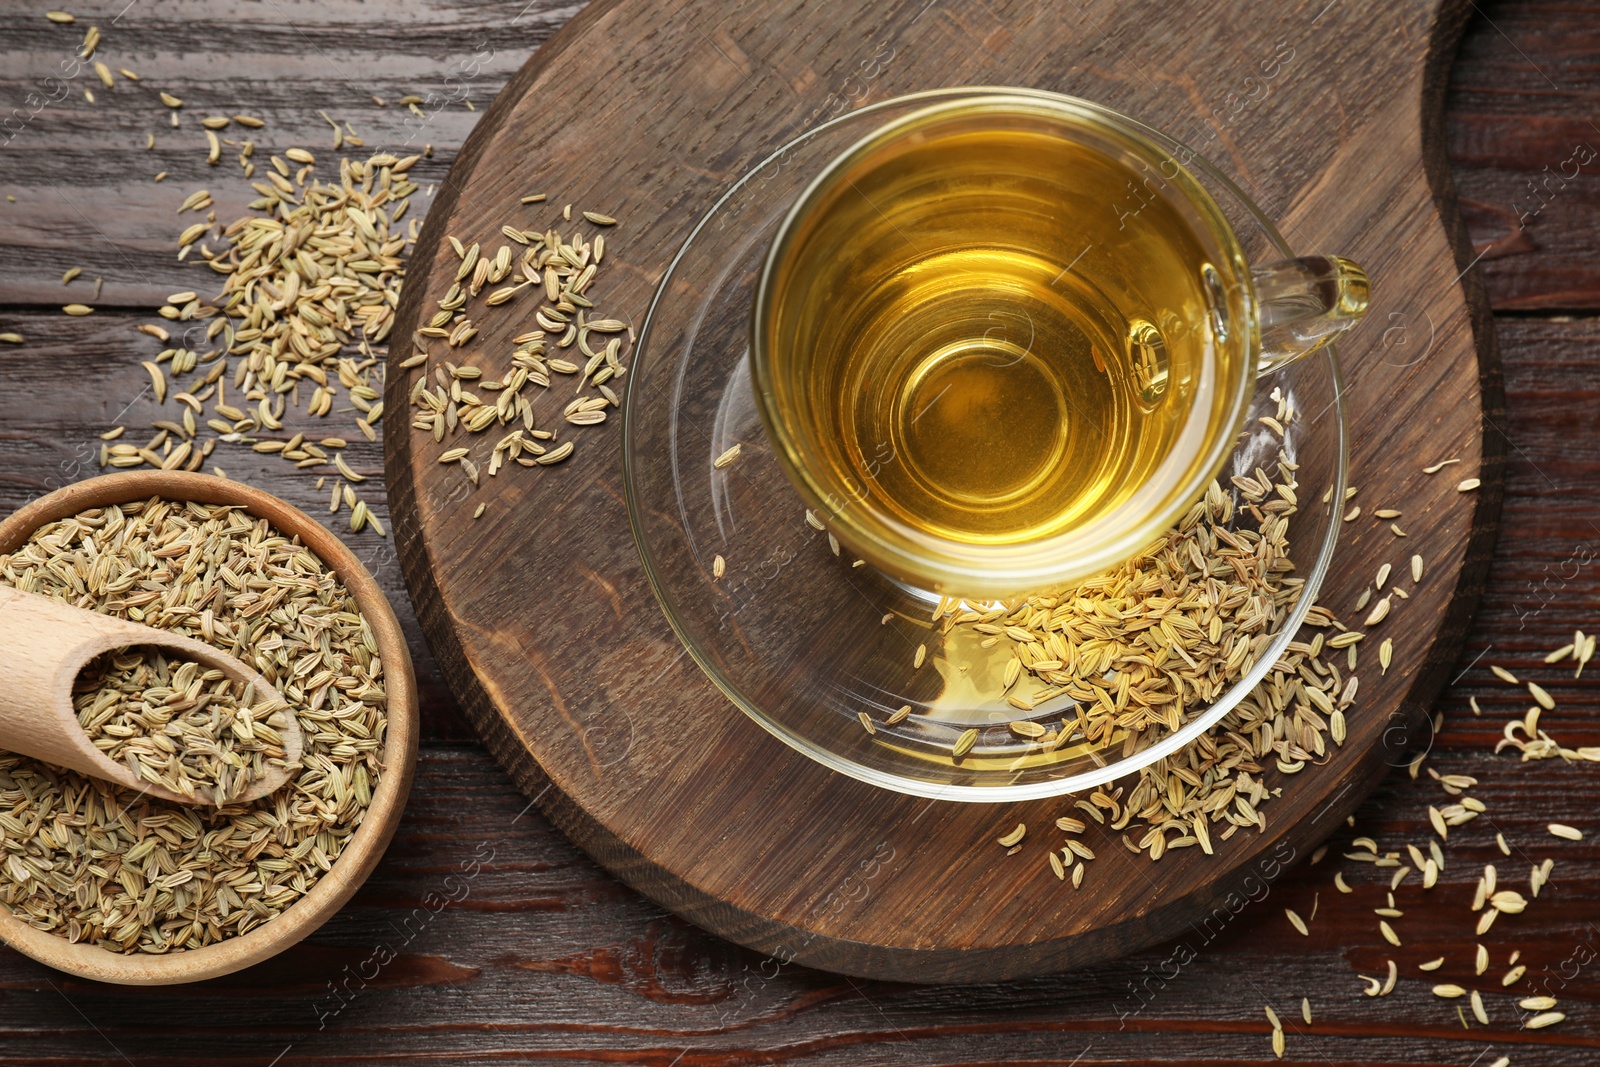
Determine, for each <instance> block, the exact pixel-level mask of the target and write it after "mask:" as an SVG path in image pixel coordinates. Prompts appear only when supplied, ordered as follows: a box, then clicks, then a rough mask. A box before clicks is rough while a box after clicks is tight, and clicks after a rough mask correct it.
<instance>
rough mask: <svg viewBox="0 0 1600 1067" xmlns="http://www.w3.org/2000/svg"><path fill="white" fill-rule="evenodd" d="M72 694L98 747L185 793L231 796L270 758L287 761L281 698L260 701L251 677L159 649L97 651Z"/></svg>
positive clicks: (286, 712) (257, 774)
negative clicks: (242, 681)
mask: <svg viewBox="0 0 1600 1067" xmlns="http://www.w3.org/2000/svg"><path fill="white" fill-rule="evenodd" d="M72 704H73V708H74V710H75V711H76V712H77V713H78V723H79V725H81V726H82V727H83V729H84V732H85V733H87V734H88V735H89V739H90V740H91V741H92V742H94V746H95V747H96V748H98V749H99V750H100V751H101V752H104V753H105V754H106V755H107V756H109V757H110V758H111V759H113V760H116V761H118V762H121V763H126V764H127V765H128V769H129V770H131V771H132V772H133V773H134V775H135V776H136V777H138V778H140V779H142V780H144V781H147V782H151V783H153V784H155V785H159V786H163V787H165V788H167V789H170V790H172V791H173V792H175V793H181V794H183V795H184V796H189V797H192V796H194V795H195V792H196V790H197V789H200V790H205V791H209V792H210V794H211V795H212V796H213V797H215V798H217V800H218V801H219V802H220V803H226V802H228V801H229V800H231V799H232V798H234V797H237V796H239V795H241V794H242V793H244V792H245V791H246V790H248V789H249V788H250V786H251V785H253V784H254V783H255V782H256V781H258V780H259V779H260V778H261V777H262V776H263V775H265V774H266V773H267V770H268V767H269V766H271V767H286V766H288V762H287V753H286V751H285V750H284V747H283V737H282V735H281V733H280V731H281V730H282V729H283V728H284V727H285V725H286V724H287V721H288V715H289V710H288V708H287V707H286V706H285V705H284V704H283V702H282V701H278V700H273V701H270V702H268V701H265V700H259V701H258V700H257V699H255V693H254V692H253V690H252V688H251V687H250V686H249V685H243V686H240V685H239V684H238V683H237V682H235V681H233V680H232V679H230V678H228V677H227V676H226V675H224V674H223V673H222V671H220V670H217V669H216V668H214V667H205V666H203V665H202V664H199V663H196V662H194V661H193V660H176V661H174V660H171V659H169V658H168V657H167V656H166V654H165V653H163V652H162V651H161V650H160V649H154V648H129V649H123V650H121V651H119V652H113V653H107V654H106V655H104V656H100V657H98V658H97V659H95V660H94V661H92V662H91V663H89V664H88V665H87V666H85V667H84V669H83V670H82V671H80V672H79V673H78V677H77V678H76V679H75V680H74V683H73V698H72Z"/></svg>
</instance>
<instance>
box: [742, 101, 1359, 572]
mask: <svg viewBox="0 0 1600 1067" xmlns="http://www.w3.org/2000/svg"><path fill="white" fill-rule="evenodd" d="M1162 140H1163V139H1160V138H1159V135H1156V134H1155V133H1154V131H1151V130H1149V129H1147V128H1146V127H1143V126H1141V125H1140V124H1139V123H1137V122H1135V121H1134V120H1132V119H1128V118H1126V117H1124V116H1121V115H1118V114H1116V113H1115V112H1112V111H1109V110H1107V109H1105V108H1103V107H1100V106H1098V105H1095V104H1091V103H1089V102H1087V101H1083V100H1078V99H1074V98H1071V97H1066V96H1061V95H1057V94H1052V93H1042V92H1038V91H1032V90H1026V91H1022V90H1019V91H1015V92H1008V91H1006V90H1000V89H994V90H984V91H982V92H974V93H972V94H970V95H957V96H951V97H948V98H944V99H935V100H934V101H933V102H931V103H928V104H927V105H926V106H922V107H919V108H916V109H915V110H911V111H910V112H909V113H907V114H903V115H901V116H900V117H898V118H896V119H894V120H892V121H890V122H888V123H886V124H884V125H882V126H880V127H879V128H877V129H875V130H873V131H871V132H869V133H867V134H866V135H865V136H864V137H862V138H861V139H860V140H858V141H856V142H855V143H854V144H853V145H851V146H849V147H848V148H846V149H845V150H844V151H843V152H842V153H840V154H839V155H838V156H837V157H836V158H835V159H834V160H833V162H832V163H831V164H829V165H828V166H826V167H825V168H824V169H823V170H822V171H821V173H819V174H818V175H817V176H816V177H815V178H814V179H813V180H812V181H811V182H810V184H809V185H808V186H807V187H806V188H805V189H804V190H803V191H802V192H801V193H800V195H799V197H798V199H797V200H796V201H795V202H794V204H793V206H792V207H791V208H790V210H789V211H788V214H787V215H786V217H785V218H784V219H783V221H782V223H781V225H780V226H779V228H778V230H777V233H776V236H775V237H774V239H773V241H772V243H771V246H770V250H769V251H768V253H767V256H766V259H765V262H764V265H763V268H762V271H761V274H760V277H759V279H758V281H757V283H756V295H755V301H754V309H753V314H752V318H751V330H750V341H749V361H750V375H751V380H752V386H753V390H754V396H755V402H756V408H757V411H758V413H759V415H760V417H761V421H762V423H763V425H764V426H765V429H766V431H767V436H768V438H769V441H770V442H771V445H772V448H773V453H774V455H775V457H776V459H777V461H778V464H779V466H780V467H781V469H782V470H783V471H784V472H785V474H786V475H787V476H788V478H789V480H790V481H791V482H792V483H793V484H794V486H795V488H796V489H797V490H798V491H799V494H800V496H801V497H802V498H803V500H804V501H805V503H806V505H807V507H808V508H809V509H811V511H812V512H814V513H815V514H816V515H817V516H818V517H819V518H820V520H821V521H822V522H823V523H824V524H825V525H826V526H827V528H828V530H829V531H830V532H831V533H833V534H835V535H836V536H837V537H838V539H839V540H840V541H841V542H843V544H844V545H846V546H848V547H849V548H850V549H851V551H852V552H854V553H855V555H856V556H858V557H860V558H861V559H863V560H865V561H866V562H867V563H869V564H871V565H873V566H874V567H875V568H877V569H878V570H879V571H881V572H883V573H884V574H886V575H888V576H889V577H891V578H893V579H895V580H897V581H899V582H902V583H905V584H906V585H907V586H909V587H911V588H913V589H919V590H925V591H928V592H932V593H936V594H939V595H941V596H952V597H961V598H967V599H970V600H973V601H974V602H976V601H977V600H980V599H982V600H994V599H1000V598H1005V597H1011V596H1016V595H1021V594H1026V593H1030V592H1035V591H1038V590H1045V589H1052V588H1062V587H1065V586H1068V585H1070V584H1071V583H1072V582H1074V581H1077V580H1080V579H1083V578H1087V577H1089V576H1091V575H1094V574H1097V573H1100V572H1103V571H1105V570H1107V569H1109V568H1111V567H1114V566H1116V565H1117V564H1119V563H1121V562H1122V561H1123V560H1125V559H1127V558H1129V557H1130V556H1132V555H1134V554H1135V553H1136V552H1137V551H1138V550H1139V549H1141V548H1142V547H1143V546H1145V545H1147V544H1149V543H1150V542H1151V541H1152V539H1154V538H1156V537H1158V536H1159V535H1160V534H1161V533H1162V532H1163V531H1165V530H1167V529H1168V528H1170V527H1171V526H1173V525H1174V524H1175V523H1176V522H1177V521H1178V520H1179V518H1180V517H1181V516H1182V515H1183V514H1184V512H1185V511H1186V510H1187V509H1188V508H1189V507H1190V506H1191V505H1192V504H1193V502H1194V501H1195V500H1196V499H1198V498H1199V496H1200V495H1201V493H1202V492H1203V490H1204V489H1205V487H1206V486H1207V485H1208V484H1209V483H1210V481H1211V480H1212V479H1213V478H1214V477H1215V476H1216V475H1217V473H1218V471H1219V470H1220V469H1221V468H1222V466H1223V464H1224V461H1225V460H1226V459H1227V458H1228V457H1229V455H1230V454H1231V453H1232V452H1233V450H1234V448H1235V445H1236V444H1237V441H1238V435H1239V432H1240V430H1241V428H1242V425H1243V422H1244V417H1245V413H1246V410H1247V408H1248V407H1249V403H1250V400H1251V397H1252V395H1253V392H1254V387H1255V383H1256V380H1257V378H1258V377H1259V376H1263V375H1266V374H1269V373H1271V372H1274V371H1276V370H1278V369H1279V368H1281V367H1283V366H1284V365H1285V364H1287V363H1289V362H1291V361H1293V360H1296V359H1299V358H1302V357H1304V356H1305V355H1307V354H1309V353H1311V352H1314V351H1316V350H1317V349H1319V348H1321V347H1323V346H1324V345H1325V344H1327V343H1328V341H1329V340H1331V339H1332V338H1333V337H1334V336H1336V335H1337V334H1338V333H1340V332H1342V331H1343V330H1345V329H1348V328H1349V327H1350V326H1352V325H1354V324H1355V323H1356V322H1358V321H1359V320H1360V319H1361V317H1362V315H1363V314H1364V313H1365V311H1366V307H1367V301H1368V283H1367V278H1366V276H1365V274H1364V273H1363V272H1362V270H1361V269H1360V268H1359V267H1358V266H1356V265H1355V264H1353V263H1351V262H1350V261H1348V260H1345V259H1342V258H1339V257H1306V258H1298V259H1287V260H1280V261H1275V262H1271V263H1268V264H1265V265H1259V266H1252V265H1251V264H1250V263H1249V262H1248V260H1247V257H1246V254H1245V251H1244V249H1243V247H1242V246H1241V242H1240V240H1239V237H1238V236H1237V235H1236V233H1235V231H1234V229H1233V227H1232V226H1231V225H1230V224H1229V222H1228V219H1227V217H1226V216H1225V215H1224V214H1223V212H1222V210H1221V209H1220V208H1219V207H1218V205H1217V203H1216V202H1215V200H1214V199H1213V198H1212V196H1211V194H1210V193H1209V192H1208V191H1207V189H1206V188H1205V186H1203V185H1202V184H1201V183H1200V182H1199V181H1197V180H1196V179H1195V177H1194V176H1193V175H1192V174H1191V172H1190V170H1189V167H1190V166H1191V165H1193V164H1194V163H1195V158H1194V157H1193V156H1192V154H1189V153H1187V151H1186V150H1185V151H1179V152H1174V151H1172V150H1171V148H1170V145H1171V144H1172V142H1166V144H1167V146H1166V147H1164V146H1163V143H1162ZM1201 162H1203V161H1201Z"/></svg>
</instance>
